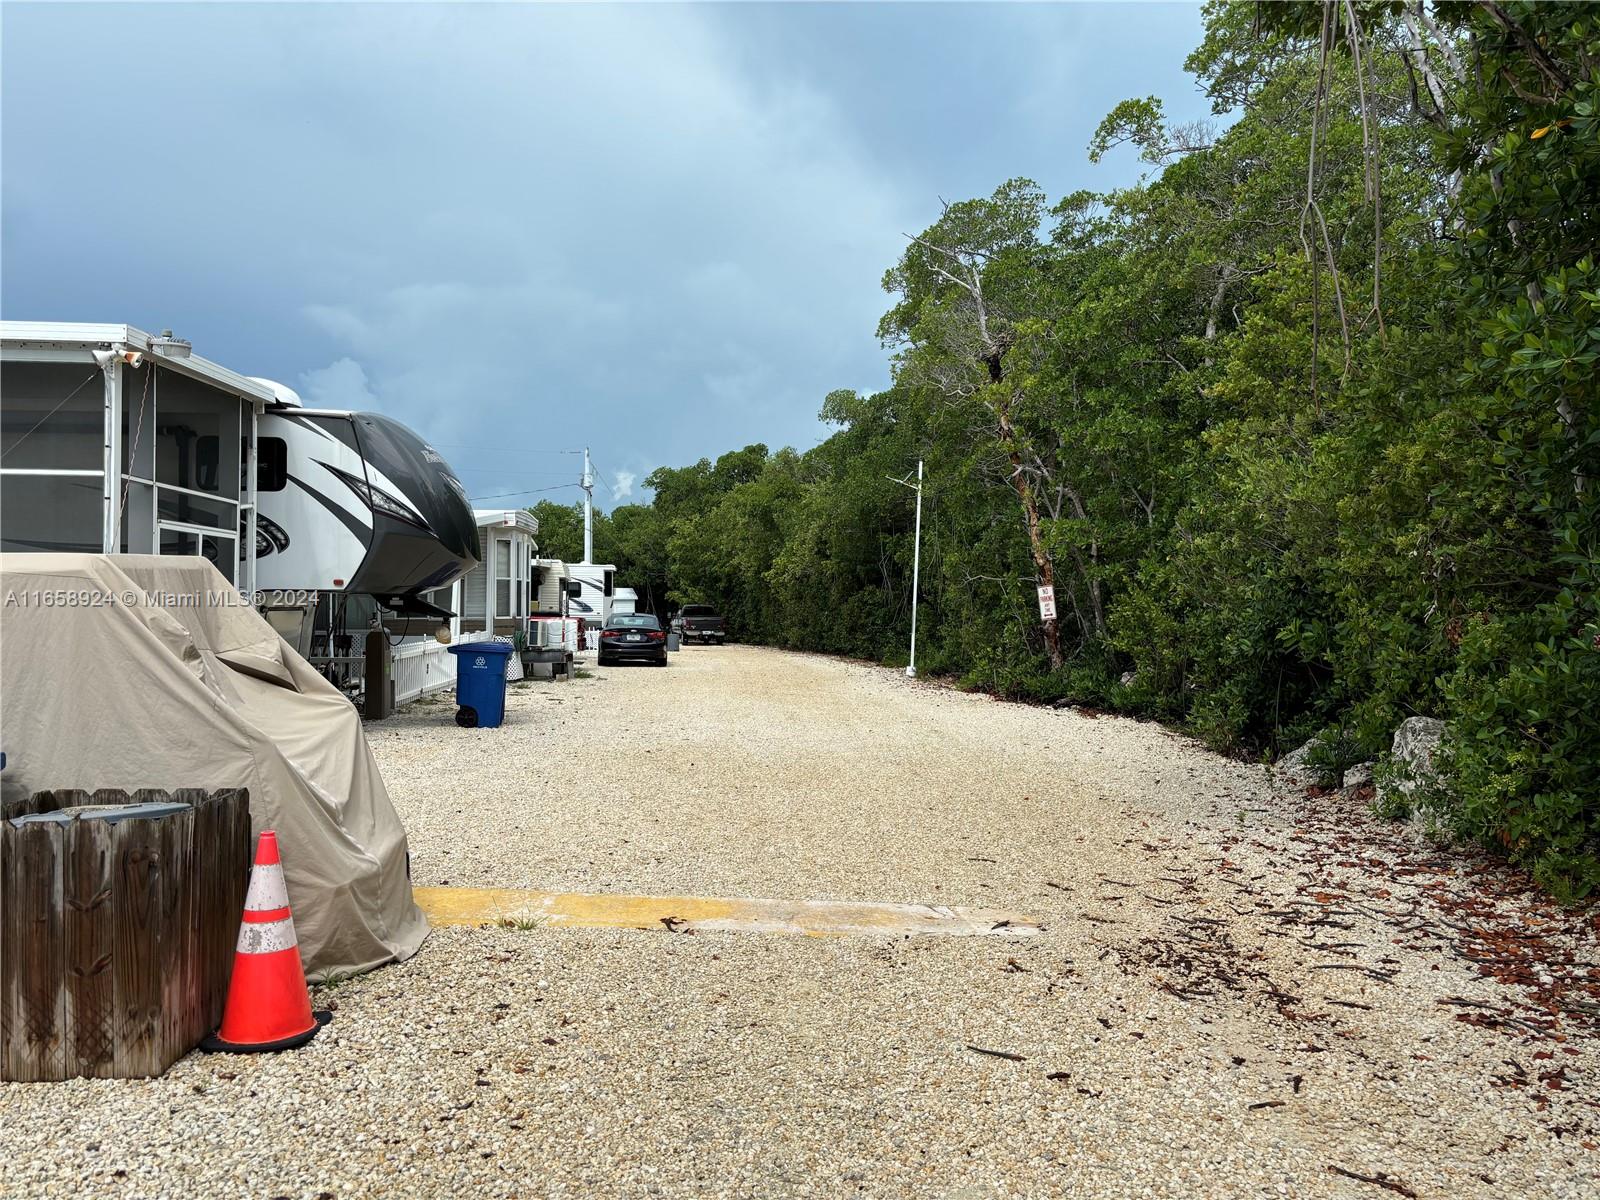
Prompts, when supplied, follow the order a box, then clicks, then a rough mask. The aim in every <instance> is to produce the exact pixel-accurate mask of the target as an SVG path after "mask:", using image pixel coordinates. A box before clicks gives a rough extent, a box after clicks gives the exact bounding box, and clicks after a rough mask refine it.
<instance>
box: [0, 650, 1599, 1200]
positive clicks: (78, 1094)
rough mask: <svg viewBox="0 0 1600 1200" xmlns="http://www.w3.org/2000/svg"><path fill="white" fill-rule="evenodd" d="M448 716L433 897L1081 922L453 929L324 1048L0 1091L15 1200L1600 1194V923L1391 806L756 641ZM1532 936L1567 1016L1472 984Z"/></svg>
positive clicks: (407, 719) (442, 717) (420, 788)
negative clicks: (481, 889) (1482, 939)
mask: <svg viewBox="0 0 1600 1200" xmlns="http://www.w3.org/2000/svg"><path fill="white" fill-rule="evenodd" d="M452 713H453V706H452V705H451V704H450V703H448V702H434V703H425V704H420V705H415V706H412V707H411V708H409V709H407V710H404V711H403V712H402V713H401V714H400V715H398V716H396V717H395V718H392V719H390V720H388V721H385V722H382V723H378V724H374V725H371V726H369V735H370V736H371V738H372V742H373V745H374V748H375V751H376V752H377V755H378V758H379V762H380V765H381V766H382V768H383V772H384V777H385V779H386V781H387V782H388V785H389V789H390V791H391V793H392V794H393V795H394V798H395V801H396V804H397V805H398V807H399V808H400V811H401V814H402V816H403V817H404V819H405V821H406V823H407V826H408V829H409V830H410V836H411V848H412V862H413V871H414V876H415V879H416V882H417V883H419V884H430V885H439V884H450V885H456V886H489V885H493V886H505V887H538V888H546V889H557V890H581V891H628V892H653V893H691V894H700V895H728V896H756V897H774V898H779V899H807V898H818V899H850V900H881V901H904V902H924V903H943V904H981V905H987V906H995V907H1004V908H1011V909H1017V910H1020V911H1022V912H1026V913H1029V914H1032V915H1034V916H1036V917H1038V918H1039V919H1040V920H1041V921H1042V922H1043V923H1044V924H1045V926H1046V932H1045V934H1044V936H1042V937H1039V938H1035V939H1029V940H1027V941H1020V942H1019V941H1001V940H993V941H991V940H988V939H981V938H975V939H943V938H911V939H906V938H854V937H851V938H808V937H792V936H770V935H752V934H696V935H692V936H691V935H683V934H668V933H638V932H629V931H614V932H613V931H587V932H580V931H555V930H548V929H534V930H530V931H517V930H504V929H484V930H472V929H446V930H439V931H436V932H435V933H434V934H433V935H432V936H431V937H430V938H429V940H428V941H427V943H426V944H425V945H424V947H423V949H422V951H421V952H420V953H419V954H418V955H417V956H416V958H414V959H413V960H412V961H411V962H408V963H406V964H403V965H401V966H397V967H391V968H388V969H385V970H381V971H377V972H374V973H372V974H370V975H368V976H365V977H362V978H360V979H357V980H353V981H350V982H347V983H344V984H341V985H338V986H336V987H334V988H331V989H324V990H323V995H322V997H321V998H322V999H325V1000H331V1001H333V1002H334V1003H336V1004H337V1005H338V1011H337V1012H336V1014H335V1018H334V1022H333V1024H332V1025H330V1026H329V1027H328V1028H327V1029H326V1030H325V1031H324V1033H323V1035H322V1036H321V1037H319V1038H318V1039H317V1040H316V1041H315V1042H313V1043H312V1044H311V1045H310V1046H309V1047H307V1048H305V1049H304V1050H302V1051H299V1052H297V1053H295V1054H292V1055H284V1056H276V1057H256V1058H249V1057H239V1058H234V1057H201V1056H190V1057H189V1058H186V1059H185V1060H183V1062H181V1063H180V1064H178V1066H177V1067H175V1068H174V1069H173V1070H172V1071H171V1072H169V1073H168V1075H167V1076H166V1077H164V1078H162V1079H160V1080H154V1081H148V1082H127V1081H96V1082H90V1081H81V1080H80V1081H75V1082H71V1083H67V1084H53V1085H0V1193H4V1194H5V1195H59V1196H69V1195H70V1196H139V1197H162V1196H173V1197H180V1196H182V1197H192V1196H218V1197H222V1196H230V1197H231V1196H239V1195H249V1196H262V1197H271V1196H280V1195H281V1196H294V1197H324V1196H331V1197H340V1198H343V1197H354V1196H379V1195H385V1196H398V1195H405V1196H418V1197H435V1196H437V1197H457V1196H466V1195H484V1196H503V1197H535V1196H538V1197H544V1196H574V1197H578V1196H582V1197H610V1196H645V1197H647V1196H668V1197H700V1196H738V1197H789V1196H795V1197H800V1196H807V1197H835V1196H838V1197H873V1198H876V1197H913V1196H914V1197H922V1196H932V1197H949V1198H957V1197H960V1198H964V1200H979V1198H996V1200H998V1198H1001V1197H1034V1196H1038V1197H1046V1196H1084V1197H1121V1196H1173V1197H1177V1196H1206V1197H1231V1196H1240V1197H1244V1196H1250V1197H1258V1196H1292V1197H1353V1198H1360V1197H1366V1198H1369V1200H1382V1198H1383V1197H1385V1196H1393V1195H1396V1194H1400V1195H1405V1194H1411V1193H1414V1194H1415V1195H1417V1196H1419V1197H1445V1196H1448V1197H1451V1198H1452V1200H1454V1198H1457V1197H1478V1196H1482V1197H1507V1196H1530V1197H1531V1196H1541V1197H1542V1196H1570V1197H1591V1196H1595V1195H1597V1194H1600V1153H1597V1150H1596V1146H1597V1144H1600V1134H1597V1132H1596V1126H1597V1124H1600V1089H1597V1088H1596V1085H1595V1083H1594V1077H1593V1069H1594V1050H1595V1040H1594V1035H1593V1033H1592V1032H1591V1031H1590V1030H1589V1029H1588V1027H1585V1026H1583V1025H1582V1023H1581V1022H1580V1021H1579V1020H1577V1018H1576V1017H1574V1016H1572V1015H1571V1014H1570V1013H1567V1012H1566V1011H1565V1010H1560V1011H1558V1010H1557V1009H1552V1008H1550V1005H1549V1004H1545V1006H1544V1008H1542V1009H1541V1008H1540V1007H1539V1005H1537V1004H1533V1003H1532V1001H1530V996H1534V994H1535V993H1537V994H1538V997H1545V999H1548V996H1549V995H1557V996H1560V995H1568V994H1576V993H1575V992H1570V988H1576V987H1578V986H1579V983H1580V982H1581V980H1582V978H1583V974H1582V973H1583V972H1584V971H1585V970H1587V969H1589V966H1590V965H1591V964H1592V963H1594V962H1595V961H1596V959H1595V956H1594V953H1593V951H1594V942H1593V938H1592V936H1590V934H1587V933H1585V932H1584V931H1583V930H1581V929H1579V930H1576V931H1574V930H1573V929H1572V928H1570V926H1571V923H1570V922H1567V923H1566V924H1562V922H1561V919H1560V916H1559V914H1555V913H1553V912H1552V911H1550V910H1549V909H1548V906H1542V905H1541V904H1540V902H1538V901H1537V900H1534V899H1528V898H1525V897H1520V896H1518V895H1514V894H1510V893H1507V894H1504V895H1501V894H1499V893H1497V894H1496V899H1495V902H1494V911H1493V912H1490V911H1488V910H1487V909H1485V910H1484V911H1482V912H1480V913H1476V914H1475V915H1474V916H1473V917H1472V918H1471V919H1470V920H1468V919H1467V918H1463V917H1462V916H1460V914H1459V913H1458V912H1456V910H1455V909H1453V908H1452V907H1451V905H1452V904H1455V903H1457V902H1458V900H1459V897H1460V896H1461V895H1463V894H1465V895H1469V896H1475V895H1477V894H1478V892H1477V891H1474V890H1472V889H1474V888H1476V887H1477V886H1478V884H1479V883H1480V882H1481V880H1480V879H1479V877H1478V876H1477V875H1474V874H1473V872H1474V871H1475V870H1477V868H1475V867H1472V866H1471V865H1470V864H1465V863H1462V862H1459V861H1456V860H1452V859H1440V858H1439V856H1437V855H1433V854H1431V852H1427V851H1425V850H1423V849H1421V848H1419V847H1417V846H1416V845H1414V844H1411V843H1408V842H1406V841H1405V840H1404V839H1403V838H1398V837H1395V836H1393V835H1391V834H1389V833H1388V832H1387V831H1385V830H1382V829H1377V828H1374V827H1372V826H1371V825H1370V823H1369V822H1367V821H1366V820H1365V819H1364V818H1363V817H1362V816H1361V815H1360V809H1359V806H1357V807H1354V808H1352V807H1350V806H1345V807H1344V808H1340V807H1338V805H1337V804H1336V803H1335V801H1334V800H1333V799H1332V798H1326V799H1324V800H1321V801H1318V800H1307V799H1306V798H1304V797H1301V796H1289V795H1284V794H1282V793H1280V792H1279V791H1276V790H1275V789H1274V785H1273V782H1272V780H1271V779H1270V777H1269V776H1268V774H1267V772H1265V771H1264V770H1263V769H1262V768H1260V767H1257V766H1250V765H1247V764H1241V763H1237V762H1232V761H1229V760H1226V759H1222V758H1219V757H1217V756H1215V755H1212V754H1209V753H1207V752H1205V751H1204V750H1203V749H1202V748H1200V747H1198V746H1196V745H1195V744H1194V743H1192V742H1190V741H1188V740H1186V739H1184V738H1181V737H1178V736H1175V735H1174V734H1172V733H1170V732H1168V731H1165V730H1163V729H1161V728H1160V727H1158V726H1155V725H1151V724H1142V723H1138V722H1134V721H1128V720H1122V719H1116V718H1109V717H1101V718H1094V717H1090V716H1085V715H1081V714H1077V713H1073V712H1070V711H1054V710H1049V709H1038V708H1030V707H1025V706H1020V705H1011V704H1004V703H998V702H995V701H992V700H990V699H987V698H984V697H977V696H969V695H964V694H962V693H959V692H955V691H952V690H950V689H947V688H944V687H942V686H939V685H937V684H932V683H926V682H913V681H909V680H906V679H905V678H904V677H903V676H902V675H900V674H898V673H897V672H893V671H888V670H882V669H879V668H875V667H870V666H866V665H861V664H855V663H848V662H842V661H839V660H835V659H829V658H824V657H819V656H808V655H797V654H788V653H783V652H779V651H775V650H762V649H754V648H748V647H738V646H730V647H711V648H698V647H691V648H689V649H686V650H684V651H682V652H680V653H678V654H676V655H674V656H673V660H672V665H671V666H670V667H669V668H668V669H667V670H664V671H663V670H659V669H651V668H642V667H641V668H632V667H630V668H607V669H605V670H603V671H596V672H594V673H593V674H592V675H591V676H590V677H588V678H584V679H579V680H577V681H575V682H573V683H570V684H560V683H528V684H521V685H516V686H514V687H513V689H512V693H511V696H510V699H509V708H508V717H507V723H506V725H505V726H503V727H502V728H501V729H498V730H462V729H459V728H457V727H456V726H455V725H454V723H453V721H452V719H451V718H452ZM286 852H292V849H291V848H286ZM1502 918H1503V919H1506V920H1512V921H1524V920H1531V921H1538V922H1543V923H1544V924H1542V925H1541V926H1539V928H1556V927H1557V926H1560V928H1561V930H1562V932H1561V934H1560V938H1564V939H1566V940H1560V939H1557V940H1556V941H1555V942H1552V943H1550V944H1549V945H1546V944H1545V943H1542V942H1541V943H1538V945H1539V946H1540V947H1541V949H1540V951H1539V953H1540V954H1541V955H1544V956H1545V959H1541V963H1542V965H1540V966H1539V967H1538V968H1537V969H1535V970H1534V971H1533V975H1534V976H1538V977H1539V978H1535V979H1534V982H1533V983H1532V984H1530V985H1529V986H1530V987H1531V988H1532V989H1533V990H1532V991H1530V990H1529V987H1523V986H1521V985H1520V984H1518V983H1516V982H1509V983H1508V982H1505V981H1504V980H1503V979H1502V978H1500V977H1497V976H1495V975H1486V974H1485V973H1484V971H1485V969H1486V968H1485V967H1484V964H1483V963H1482V962H1481V961H1478V960H1477V958H1476V957H1474V956H1473V955H1472V954H1470V953H1469V951H1470V950H1471V948H1472V946H1474V945H1476V943H1473V942H1471V941H1470V938H1471V937H1473V936H1475V935H1474V934H1473V933H1472V932H1471V931H1472V930H1473V929H1476V928H1479V927H1481V926H1483V925H1485V924H1486V923H1488V922H1490V921H1491V920H1496V919H1502ZM1530 928H1531V927H1530ZM1463 930H1466V932H1463ZM1591 932H1592V931H1591ZM1463 939H1469V940H1467V941H1464V940H1463ZM1550 946H1554V947H1555V948H1554V949H1551V948H1550ZM1507 953H1509V952H1507ZM1563 956H1564V957H1563ZM1557 958H1561V961H1560V962H1558V961H1556V960H1557ZM1546 959H1548V961H1545V960H1546ZM1488 969H1490V970H1494V971H1500V972H1501V974H1502V975H1503V974H1504V973H1505V971H1504V969H1503V968H1501V967H1495V966H1491V967H1490V968H1488ZM1541 973H1544V975H1547V976H1548V978H1549V979H1550V980H1551V982H1550V983H1549V984H1548V985H1545V984H1544V983H1543V982H1542V978H1543V975H1541ZM1540 988H1544V989H1545V990H1544V991H1539V989H1540ZM1564 989H1568V990H1564ZM1547 993H1548V995H1547ZM1536 998H1537V997H1536ZM1541 1003H1543V1001H1541ZM1530 1005H1532V1007H1530ZM1541 1012H1555V1015H1554V1016H1551V1017H1549V1019H1548V1020H1546V1019H1545V1018H1544V1017H1542V1016H1541V1015H1540V1013H1541ZM1529 1014H1532V1015H1531V1016H1530V1015H1529ZM1463 1017H1465V1018H1467V1019H1465V1020H1463V1019H1462V1018H1463ZM1519 1022H1521V1023H1520V1024H1519ZM974 1048H976V1049H974ZM983 1051H992V1052H998V1053H983ZM1508 1064H1510V1065H1508ZM1341 1172H1346V1173H1341ZM1358 1176H1359V1177H1364V1178H1357V1177H1358ZM1386 1184H1390V1185H1396V1186H1397V1187H1398V1188H1399V1189H1403V1190H1400V1191H1396V1190H1395V1188H1394V1187H1386V1186H1385V1185H1386Z"/></svg>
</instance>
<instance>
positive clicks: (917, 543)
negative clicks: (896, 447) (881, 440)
mask: <svg viewBox="0 0 1600 1200" xmlns="http://www.w3.org/2000/svg"><path fill="white" fill-rule="evenodd" d="M910 478H911V477H910V476H909V475H908V476H906V478H905V479H896V478H894V476H892V475H891V476H889V481H890V482H891V483H898V484H899V485H900V486H901V487H908V488H910V489H911V490H912V491H913V492H915V493H916V494H917V528H916V532H915V533H914V534H913V535H912V538H911V663H910V665H908V666H907V667H906V678H907V679H915V678H916V677H917V592H918V590H919V585H920V584H921V582H922V578H921V577H922V460H921V459H920V458H919V459H917V482H916V483H914V484H913V483H910V482H908V481H909V479H910Z"/></svg>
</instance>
